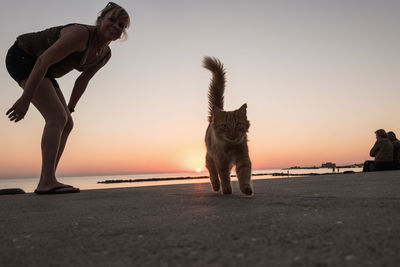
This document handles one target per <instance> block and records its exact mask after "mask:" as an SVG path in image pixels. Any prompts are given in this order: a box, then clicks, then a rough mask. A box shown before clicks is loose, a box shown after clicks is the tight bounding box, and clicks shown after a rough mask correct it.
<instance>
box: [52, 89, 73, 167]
mask: <svg viewBox="0 0 400 267" xmlns="http://www.w3.org/2000/svg"><path fill="white" fill-rule="evenodd" d="M55 90H56V93H57V96H58V98H59V99H60V101H61V104H62V105H63V107H64V109H65V112H66V113H67V117H68V119H67V123H66V124H65V127H64V129H63V132H62V135H61V140H60V146H59V148H58V154H57V159H56V166H55V170H57V166H58V162H59V161H60V158H61V155H62V154H63V152H64V148H65V145H66V144H67V139H68V136H69V134H70V133H71V131H72V128H73V126H74V122H73V120H72V117H71V113H70V112H69V110H68V106H67V102H66V101H65V98H64V95H63V94H62V92H61V89H60V88H58V87H55Z"/></svg>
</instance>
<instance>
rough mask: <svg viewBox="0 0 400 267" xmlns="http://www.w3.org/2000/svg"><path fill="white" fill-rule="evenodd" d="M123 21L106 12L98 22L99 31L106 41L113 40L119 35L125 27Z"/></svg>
mask: <svg viewBox="0 0 400 267" xmlns="http://www.w3.org/2000/svg"><path fill="white" fill-rule="evenodd" d="M125 27H126V24H125V21H124V20H122V19H120V18H117V17H116V16H115V15H114V14H113V13H112V12H108V13H107V14H106V15H105V16H104V17H103V19H102V20H101V22H100V32H101V34H102V35H103V37H104V39H106V40H107V41H115V40H118V39H119V38H120V37H121V34H122V32H123V30H124V29H125Z"/></svg>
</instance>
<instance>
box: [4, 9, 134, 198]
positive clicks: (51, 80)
mask: <svg viewBox="0 0 400 267" xmlns="http://www.w3.org/2000/svg"><path fill="white" fill-rule="evenodd" d="M129 25H130V18H129V15H128V13H127V12H126V10H125V9H124V8H122V7H121V6H119V5H117V4H115V3H113V2H109V3H108V4H107V6H106V7H105V8H104V9H103V10H101V11H100V13H99V15H98V17H97V20H96V25H84V24H78V23H72V24H68V25H63V26H56V27H52V28H49V29H46V30H43V31H39V32H34V33H27V34H23V35H20V36H18V37H17V40H16V42H15V43H14V45H13V46H11V48H10V49H9V50H8V53H7V56H6V66H7V70H8V72H9V74H10V75H11V77H12V78H13V79H14V80H15V81H16V82H17V83H18V84H19V86H20V87H22V88H23V90H24V91H23V93H22V96H21V97H20V98H19V99H18V100H17V101H16V102H15V104H14V105H13V106H12V107H11V108H10V109H9V110H8V111H7V113H6V115H7V116H8V118H9V119H10V120H11V121H14V122H18V121H20V120H22V119H23V118H24V117H25V114H26V113H27V111H28V108H29V105H30V103H32V104H33V105H34V106H35V107H36V108H37V109H38V110H39V112H40V113H41V115H42V116H43V118H44V120H45V127H44V130H43V135H42V141H41V149H42V169H41V174H40V180H39V183H38V186H37V188H36V190H35V193H37V194H59V193H77V192H79V191H80V190H79V188H76V187H73V186H71V185H65V184H62V183H60V182H59V181H58V180H57V178H56V169H57V165H58V163H59V160H60V158H61V155H62V153H63V151H64V148H65V144H66V142H67V139H68V135H69V134H70V132H71V130H72V127H73V121H72V117H71V113H72V112H74V110H75V107H76V104H77V103H78V101H79V99H80V97H81V96H82V94H83V93H84V91H85V89H86V87H87V85H88V83H89V81H90V79H91V78H92V77H93V76H94V75H95V74H96V72H97V71H98V70H99V69H101V68H102V67H103V66H104V65H105V64H106V63H107V62H108V60H109V59H110V57H111V49H110V47H109V44H110V43H111V42H112V41H115V40H118V39H120V38H121V37H124V36H125V35H126V29H127V28H128V27H129ZM74 69H75V70H78V71H80V72H82V73H81V74H80V75H79V77H78V78H77V79H76V81H75V84H74V87H73V90H72V93H71V97H70V100H69V103H68V105H67V103H66V101H65V98H64V96H63V94H62V92H61V90H60V86H59V85H58V83H57V81H56V80H55V78H59V77H62V76H64V75H65V74H67V73H69V72H70V71H72V70H74Z"/></svg>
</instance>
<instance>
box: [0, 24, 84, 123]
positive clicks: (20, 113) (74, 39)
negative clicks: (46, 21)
mask: <svg viewBox="0 0 400 267" xmlns="http://www.w3.org/2000/svg"><path fill="white" fill-rule="evenodd" d="M68 28H69V29H68V30H66V31H65V32H64V33H63V34H61V36H60V38H59V39H58V40H57V41H56V42H55V43H54V44H53V45H52V46H50V47H49V48H48V49H47V50H46V51H45V52H43V54H42V55H40V56H39V57H38V59H37V60H36V63H35V66H34V67H33V69H32V72H31V74H30V75H29V77H28V79H27V80H26V83H25V86H24V92H23V94H22V96H21V97H20V98H19V99H18V100H17V101H16V102H15V104H14V105H13V106H12V107H11V108H10V109H9V110H8V111H7V115H9V118H10V120H15V122H17V121H19V120H21V119H22V118H23V117H24V116H25V114H26V112H27V111H28V108H29V104H30V102H31V101H32V98H33V96H34V95H35V92H36V90H37V88H38V87H39V84H40V83H41V81H42V80H43V78H44V77H45V75H46V73H47V70H48V69H49V67H50V66H51V65H53V64H55V63H57V62H59V61H61V60H62V59H63V58H65V57H67V56H68V55H70V54H71V53H73V52H76V51H83V50H84V49H85V48H86V43H87V40H88V38H89V34H88V31H87V30H86V29H85V28H84V27H83V26H79V25H74V26H71V27H68Z"/></svg>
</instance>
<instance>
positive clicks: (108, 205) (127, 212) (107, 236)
mask: <svg viewBox="0 0 400 267" xmlns="http://www.w3.org/2000/svg"><path fill="white" fill-rule="evenodd" d="M233 188H234V192H233V194H232V195H221V194H216V193H213V192H211V188H210V185H209V184H206V183H197V184H186V185H171V186H152V187H130V188H122V189H104V190H84V191H82V192H81V193H77V194H63V195H41V196H39V195H35V194H21V195H3V196H0V266H4V267H5V266H319V267H321V266H400V171H388V172H373V173H372V172H371V173H353V174H332V175H319V176H312V177H302V178H300V177H297V178H280V179H266V180H255V181H254V189H255V195H254V196H253V197H252V198H248V197H244V196H243V195H242V194H241V193H240V191H239V190H238V185H237V183H236V182H234V183H233Z"/></svg>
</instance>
